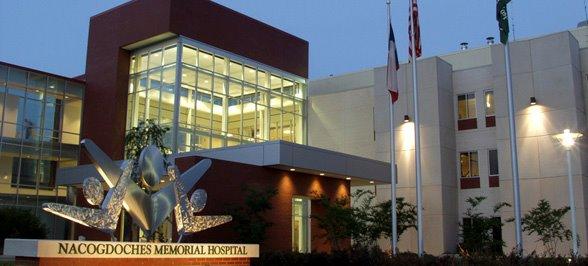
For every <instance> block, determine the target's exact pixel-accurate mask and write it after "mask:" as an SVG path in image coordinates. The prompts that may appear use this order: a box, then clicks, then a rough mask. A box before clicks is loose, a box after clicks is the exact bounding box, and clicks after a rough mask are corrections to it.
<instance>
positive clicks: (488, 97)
mask: <svg viewBox="0 0 588 266" xmlns="http://www.w3.org/2000/svg"><path fill="white" fill-rule="evenodd" d="M484 99H485V101H486V116H494V92H493V91H486V92H484Z"/></svg>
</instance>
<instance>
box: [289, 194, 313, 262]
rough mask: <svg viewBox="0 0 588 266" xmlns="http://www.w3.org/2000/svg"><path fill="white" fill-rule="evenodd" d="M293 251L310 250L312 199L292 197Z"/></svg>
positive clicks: (304, 251)
mask: <svg viewBox="0 0 588 266" xmlns="http://www.w3.org/2000/svg"><path fill="white" fill-rule="evenodd" d="M292 251H295V252H300V253H308V252H310V200H309V199H308V198H306V197H293V198H292Z"/></svg>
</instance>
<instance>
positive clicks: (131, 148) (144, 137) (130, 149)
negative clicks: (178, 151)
mask: <svg viewBox="0 0 588 266" xmlns="http://www.w3.org/2000/svg"><path fill="white" fill-rule="evenodd" d="M168 131H169V127H166V126H160V125H158V124H157V123H155V121H154V120H153V119H146V120H144V121H140V122H139V124H138V125H137V126H136V127H133V128H131V129H130V130H129V132H127V134H126V135H125V156H126V157H127V159H133V160H137V159H138V158H139V155H140V154H141V151H142V150H143V149H144V148H145V147H147V146H149V145H152V144H153V145H155V146H156V147H157V148H158V149H159V150H160V151H161V153H163V154H164V155H167V154H169V153H171V149H170V148H169V147H167V146H165V144H164V143H163V138H164V136H165V134H166V133H167V132H168Z"/></svg>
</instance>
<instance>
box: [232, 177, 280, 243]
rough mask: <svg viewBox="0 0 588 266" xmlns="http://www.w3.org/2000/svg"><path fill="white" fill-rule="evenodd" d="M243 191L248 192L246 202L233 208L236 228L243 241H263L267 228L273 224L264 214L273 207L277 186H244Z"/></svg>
mask: <svg viewBox="0 0 588 266" xmlns="http://www.w3.org/2000/svg"><path fill="white" fill-rule="evenodd" d="M243 191H244V192H245V193H246V195H245V200H244V203H245V204H244V205H240V206H238V207H233V208H232V210H231V214H232V216H233V224H234V229H235V231H236V232H237V233H238V235H239V241H241V242H243V243H254V244H260V243H263V241H264V240H265V234H266V231H267V229H268V228H269V227H270V226H272V225H273V223H272V222H269V221H267V220H266V219H265V217H264V214H265V213H266V212H267V211H269V210H271V209H272V208H273V206H272V204H271V199H272V198H273V197H274V196H276V195H277V194H278V191H277V190H276V189H275V188H265V189H255V188H251V187H243Z"/></svg>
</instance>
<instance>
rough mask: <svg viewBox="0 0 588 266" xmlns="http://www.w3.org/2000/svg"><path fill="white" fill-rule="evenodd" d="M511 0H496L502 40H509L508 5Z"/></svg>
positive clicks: (497, 18)
mask: <svg viewBox="0 0 588 266" xmlns="http://www.w3.org/2000/svg"><path fill="white" fill-rule="evenodd" d="M508 2H510V0H496V20H498V29H500V42H501V43H503V44H506V43H507V42H508V32H509V30H508V11H507V9H506V5H507V4H508Z"/></svg>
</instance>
